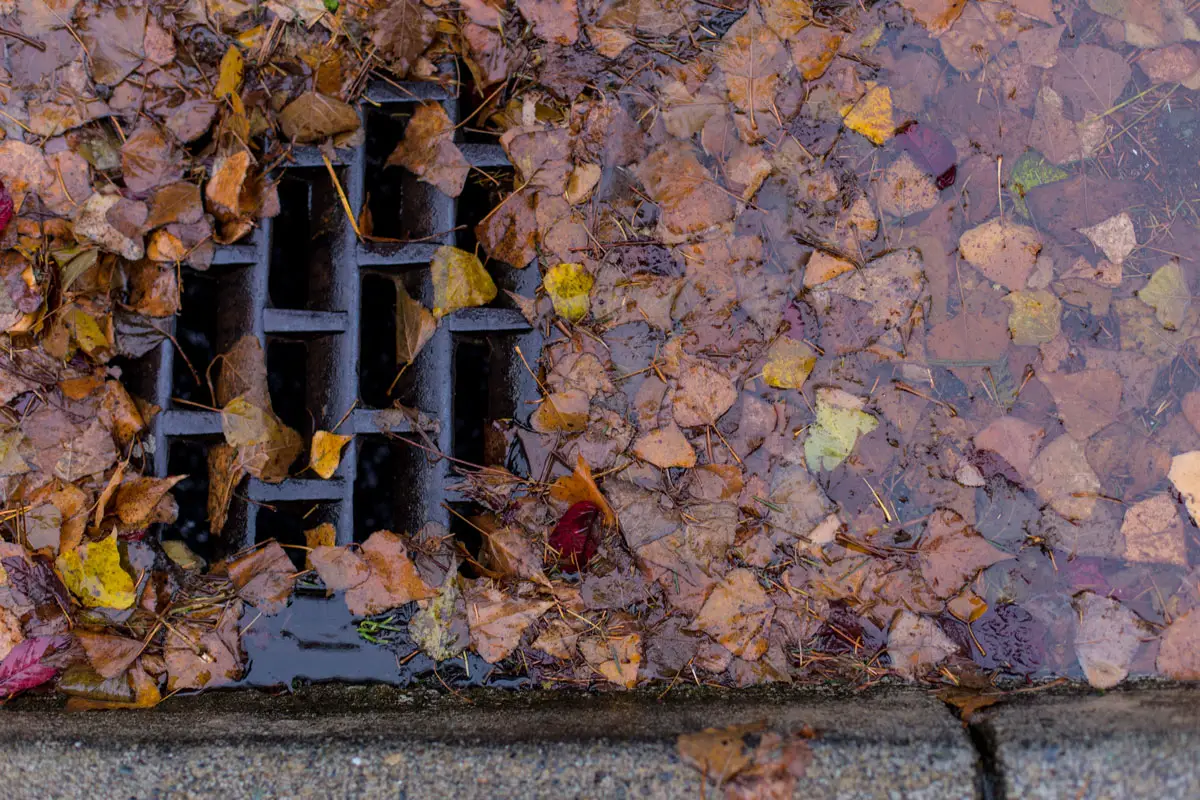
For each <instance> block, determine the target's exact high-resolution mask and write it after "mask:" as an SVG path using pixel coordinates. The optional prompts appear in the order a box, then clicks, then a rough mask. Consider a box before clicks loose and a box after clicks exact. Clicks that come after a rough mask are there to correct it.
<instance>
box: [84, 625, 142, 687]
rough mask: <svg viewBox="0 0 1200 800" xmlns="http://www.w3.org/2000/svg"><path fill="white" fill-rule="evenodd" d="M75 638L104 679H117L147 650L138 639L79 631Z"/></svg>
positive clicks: (93, 667)
mask: <svg viewBox="0 0 1200 800" xmlns="http://www.w3.org/2000/svg"><path fill="white" fill-rule="evenodd" d="M75 638H76V639H78V640H79V643H80V644H81V645H83V650H84V652H85V653H87V657H88V662H89V663H91V665H92V669H94V670H96V672H97V673H99V674H100V676H101V677H104V678H115V677H117V676H118V675H120V674H121V673H123V672H124V671H125V670H127V669H129V665H130V664H132V663H133V660H134V659H135V658H137V657H138V656H139V655H141V654H142V651H143V650H144V649H145V645H144V644H143V643H142V642H139V641H138V640H137V639H128V638H126V637H124V636H116V635H114V634H111V633H101V632H98V631H87V630H77V631H75Z"/></svg>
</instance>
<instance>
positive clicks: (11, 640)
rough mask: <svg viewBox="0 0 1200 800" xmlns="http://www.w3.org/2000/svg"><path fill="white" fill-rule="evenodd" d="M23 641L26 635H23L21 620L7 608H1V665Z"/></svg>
mask: <svg viewBox="0 0 1200 800" xmlns="http://www.w3.org/2000/svg"><path fill="white" fill-rule="evenodd" d="M23 641H25V635H24V634H23V633H21V618H20V617H17V616H15V615H14V614H13V613H12V612H11V611H9V610H8V609H7V608H0V663H3V662H4V659H5V658H7V657H8V654H9V653H11V652H12V649H13V648H14V647H16V646H17V645H19V644H20V643H21V642H23Z"/></svg>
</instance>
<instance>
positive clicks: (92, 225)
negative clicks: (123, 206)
mask: <svg viewBox="0 0 1200 800" xmlns="http://www.w3.org/2000/svg"><path fill="white" fill-rule="evenodd" d="M120 201H121V198H120V197H119V196H117V195H111V194H100V193H99V192H93V193H92V195H91V196H90V197H88V198H87V200H85V201H83V205H81V206H80V207H79V210H78V211H77V212H76V213H75V236H76V238H77V239H80V240H82V241H89V242H94V243H96V244H98V245H99V246H100V247H101V248H103V249H104V250H108V251H109V252H112V253H116V254H117V255H119V256H121V257H122V258H126V259H129V260H130V261H137V260H138V259H140V258H141V257H142V255H143V254H144V253H145V246H144V244H143V242H142V239H141V237H140V236H139V237H136V238H135V237H131V236H127V235H126V234H124V233H122V232H121V231H120V230H118V229H117V228H115V227H114V226H113V225H112V223H111V222H109V219H108V212H109V210H110V209H112V208H114V207H115V206H116V205H117V203H119V202H120Z"/></svg>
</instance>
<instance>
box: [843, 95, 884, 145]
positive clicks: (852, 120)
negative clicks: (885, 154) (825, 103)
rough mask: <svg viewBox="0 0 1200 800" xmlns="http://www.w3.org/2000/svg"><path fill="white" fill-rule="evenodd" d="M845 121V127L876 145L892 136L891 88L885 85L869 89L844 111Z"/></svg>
mask: <svg viewBox="0 0 1200 800" xmlns="http://www.w3.org/2000/svg"><path fill="white" fill-rule="evenodd" d="M845 123H846V127H847V128H849V129H850V130H852V131H855V132H856V133H861V134H862V135H863V136H865V137H867V138H868V139H870V140H871V141H872V142H874V143H875V144H877V145H878V144H883V143H884V142H886V141H887V140H888V139H890V138H892V135H893V134H894V133H895V130H896V123H895V122H894V121H893V119H892V90H891V89H889V88H888V87H886V86H876V87H875V88H874V89H871V90H869V91H868V92H867V93H866V94H865V95H863V97H862V99H861V100H859V101H858V102H857V103H855V104H854V107H853V108H851V109H850V110H849V111H848V112H847V113H846V115H845Z"/></svg>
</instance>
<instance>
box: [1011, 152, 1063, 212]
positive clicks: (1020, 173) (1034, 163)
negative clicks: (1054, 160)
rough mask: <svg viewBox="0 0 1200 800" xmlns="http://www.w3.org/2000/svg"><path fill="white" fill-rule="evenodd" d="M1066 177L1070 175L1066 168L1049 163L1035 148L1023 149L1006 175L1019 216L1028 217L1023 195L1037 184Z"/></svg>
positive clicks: (1027, 207) (1027, 208) (1052, 181)
mask: <svg viewBox="0 0 1200 800" xmlns="http://www.w3.org/2000/svg"><path fill="white" fill-rule="evenodd" d="M1068 177H1070V175H1069V173H1067V171H1066V170H1063V169H1059V168H1058V167H1056V166H1054V165H1053V164H1051V163H1049V162H1048V161H1047V160H1046V159H1045V157H1044V156H1042V155H1041V154H1040V153H1038V152H1037V151H1036V150H1027V151H1025V153H1023V154H1022V155H1021V157H1020V158H1018V159H1017V163H1015V164H1013V168H1012V172H1011V173H1010V174H1009V177H1008V188H1009V191H1010V192H1011V194H1012V198H1013V205H1015V206H1016V208H1017V212H1018V213H1019V214H1020V215H1021V216H1023V217H1026V218H1028V217H1029V206H1027V205H1026V204H1025V195H1026V194H1028V193H1029V191H1030V190H1031V189H1035V188H1037V187H1038V186H1043V185H1045V184H1047V183H1054V182H1055V181H1061V180H1066V179H1067V178H1068Z"/></svg>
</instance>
